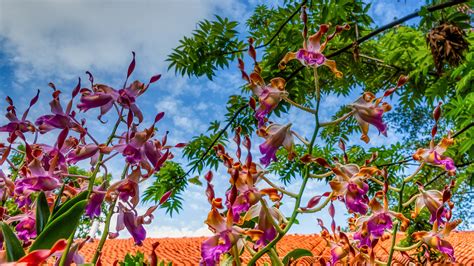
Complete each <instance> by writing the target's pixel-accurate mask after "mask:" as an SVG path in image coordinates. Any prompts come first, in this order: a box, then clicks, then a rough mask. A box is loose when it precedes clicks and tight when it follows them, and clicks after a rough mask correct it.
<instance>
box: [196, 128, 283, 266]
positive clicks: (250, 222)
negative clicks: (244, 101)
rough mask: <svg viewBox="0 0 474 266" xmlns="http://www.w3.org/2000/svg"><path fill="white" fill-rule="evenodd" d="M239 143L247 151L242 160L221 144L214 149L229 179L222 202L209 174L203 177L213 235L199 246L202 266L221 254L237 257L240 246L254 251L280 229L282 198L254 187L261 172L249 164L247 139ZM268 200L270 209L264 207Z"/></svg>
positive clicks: (277, 192)
mask: <svg viewBox="0 0 474 266" xmlns="http://www.w3.org/2000/svg"><path fill="white" fill-rule="evenodd" d="M236 132H237V133H236V136H235V138H234V140H235V141H236V143H237V145H239V146H240V141H241V139H240V134H239V133H240V130H239V129H237V130H236ZM242 144H243V145H244V147H245V148H246V149H247V156H246V158H245V160H244V161H241V158H240V152H238V153H237V156H236V157H237V158H232V157H231V156H230V155H229V154H228V153H227V152H226V150H225V148H224V147H223V146H222V145H218V146H216V147H215V150H216V154H217V156H218V157H219V158H220V159H221V161H222V163H223V165H224V166H225V167H226V168H227V174H228V175H229V176H230V178H229V183H230V188H229V189H228V190H227V191H226V193H225V201H223V199H222V198H217V197H215V192H214V187H213V185H212V183H211V182H212V179H213V174H212V172H209V173H208V174H207V175H206V180H207V190H206V192H207V196H208V200H209V203H210V204H211V211H210V212H209V214H208V218H207V220H206V224H207V225H208V226H209V229H210V230H211V231H212V232H213V233H214V236H212V237H210V238H209V239H208V240H206V241H204V242H203V243H202V248H201V255H202V264H203V265H215V264H216V263H217V262H218V261H219V259H220V256H221V254H224V253H228V252H231V253H232V254H233V255H234V256H237V257H238V256H239V255H238V254H240V252H241V251H242V250H243V248H244V246H245V247H248V248H251V249H253V250H258V249H259V248H261V247H263V246H265V245H267V244H268V243H269V242H270V241H272V240H273V239H274V238H275V237H276V235H277V231H279V230H281V227H283V226H284V220H285V218H284V217H283V216H282V214H281V213H280V211H279V210H278V207H279V201H280V200H281V198H282V197H283V195H282V194H281V193H279V191H278V190H277V189H275V188H273V187H270V188H258V187H257V184H258V183H259V182H261V180H262V178H264V175H265V172H264V171H263V170H262V169H261V167H260V166H259V165H258V164H256V163H254V162H253V161H252V154H251V152H250V149H251V142H250V138H249V137H248V136H245V139H244V141H243V143H242ZM239 150H240V148H239ZM268 200H270V202H272V203H273V206H268ZM249 245H251V246H249Z"/></svg>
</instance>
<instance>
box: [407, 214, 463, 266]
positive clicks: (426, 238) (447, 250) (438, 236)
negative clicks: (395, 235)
mask: <svg viewBox="0 0 474 266" xmlns="http://www.w3.org/2000/svg"><path fill="white" fill-rule="evenodd" d="M460 223H461V220H454V221H452V222H447V223H446V224H445V225H444V228H442V229H440V228H438V226H439V225H438V223H437V222H434V223H433V229H432V230H431V231H430V232H427V231H420V232H415V233H413V234H412V237H413V239H414V240H416V241H422V242H423V243H425V244H426V245H428V246H429V247H431V248H433V249H435V250H437V251H439V252H441V253H442V254H444V255H445V256H447V257H448V258H449V259H450V260H451V262H455V261H456V258H455V257H454V248H453V246H452V245H451V244H450V243H449V242H448V241H446V240H445V239H444V238H446V237H448V236H449V233H451V231H452V230H453V229H454V228H456V227H457V226H458V225H459V224H460Z"/></svg>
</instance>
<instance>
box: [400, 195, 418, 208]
mask: <svg viewBox="0 0 474 266" xmlns="http://www.w3.org/2000/svg"><path fill="white" fill-rule="evenodd" d="M419 195H420V194H416V195H414V196H413V197H411V198H410V199H409V200H408V201H407V202H405V203H403V207H404V208H405V207H408V206H409V205H410V204H411V203H412V202H413V201H414V200H416V199H417V198H418V196H419Z"/></svg>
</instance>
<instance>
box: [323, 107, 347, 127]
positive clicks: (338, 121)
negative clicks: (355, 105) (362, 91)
mask: <svg viewBox="0 0 474 266" xmlns="http://www.w3.org/2000/svg"><path fill="white" fill-rule="evenodd" d="M354 113H355V111H350V112H349V113H346V114H344V115H343V116H341V117H339V118H337V119H335V120H333V121H329V122H321V123H319V126H320V127H327V126H331V125H336V124H339V123H340V122H342V121H344V120H346V119H347V118H349V117H350V116H351V115H353V114H354Z"/></svg>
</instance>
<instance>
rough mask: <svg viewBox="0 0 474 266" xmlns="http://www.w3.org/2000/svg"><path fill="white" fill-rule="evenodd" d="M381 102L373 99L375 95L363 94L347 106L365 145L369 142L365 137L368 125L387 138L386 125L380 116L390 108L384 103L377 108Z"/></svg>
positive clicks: (378, 99) (379, 99)
mask: <svg viewBox="0 0 474 266" xmlns="http://www.w3.org/2000/svg"><path fill="white" fill-rule="evenodd" d="M381 100H382V98H375V95H374V94H373V93H371V92H364V94H363V95H362V96H361V97H359V99H357V100H356V101H355V102H354V103H352V104H350V105H349V107H350V108H352V110H353V112H354V118H355V119H356V120H357V122H358V123H359V127H360V129H361V131H362V137H361V140H363V141H364V142H366V143H369V141H370V139H369V136H368V135H367V134H368V133H369V124H370V125H373V126H375V127H376V128H377V129H378V131H379V132H380V133H381V134H382V135H384V136H387V124H385V123H384V122H383V120H382V116H383V114H384V113H385V112H388V111H390V110H391V109H392V107H391V106H390V104H388V103H386V102H383V103H382V105H381V106H379V105H380V102H381Z"/></svg>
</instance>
